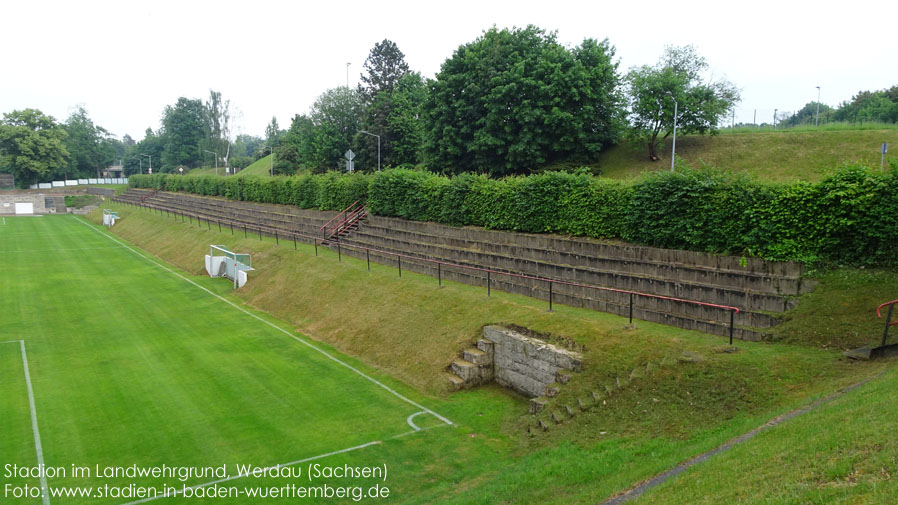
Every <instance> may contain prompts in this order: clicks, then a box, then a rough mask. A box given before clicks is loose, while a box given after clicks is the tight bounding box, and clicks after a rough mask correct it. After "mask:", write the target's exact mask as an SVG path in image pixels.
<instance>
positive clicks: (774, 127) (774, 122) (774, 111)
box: [773, 109, 779, 131]
mask: <svg viewBox="0 0 898 505" xmlns="http://www.w3.org/2000/svg"><path fill="white" fill-rule="evenodd" d="M778 110H779V109H773V130H774V131H776V112H777V111H778Z"/></svg>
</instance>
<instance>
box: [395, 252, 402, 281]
mask: <svg viewBox="0 0 898 505" xmlns="http://www.w3.org/2000/svg"><path fill="white" fill-rule="evenodd" d="M396 259H398V260H399V277H402V256H396Z"/></svg>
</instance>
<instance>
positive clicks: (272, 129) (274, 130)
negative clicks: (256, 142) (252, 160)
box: [265, 116, 284, 148]
mask: <svg viewBox="0 0 898 505" xmlns="http://www.w3.org/2000/svg"><path fill="white" fill-rule="evenodd" d="M283 136H284V131H283V130H281V129H280V127H279V126H278V118H277V117H275V116H271V122H270V123H268V126H266V127H265V139H266V140H267V146H266V147H271V148H275V147H277V145H278V143H279V142H280V141H281V137H283Z"/></svg>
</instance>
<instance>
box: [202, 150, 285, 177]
mask: <svg viewBox="0 0 898 505" xmlns="http://www.w3.org/2000/svg"><path fill="white" fill-rule="evenodd" d="M270 157H271V155H268V156H265V157H264V158H259V159H258V160H256V161H254V162H252V163H251V164H250V165H249V166H248V167H246V168H244V169H243V170H241V171H239V172H237V173H236V174H235V177H250V176H265V177H268V174H269V170H270V165H269V163H270V162H269V161H268V159H269V158H270ZM185 175H215V167H202V168H194V169H193V170H191V171H189V172H187V174H185ZM218 175H220V176H224V175H226V174H225V169H224V167H218Z"/></svg>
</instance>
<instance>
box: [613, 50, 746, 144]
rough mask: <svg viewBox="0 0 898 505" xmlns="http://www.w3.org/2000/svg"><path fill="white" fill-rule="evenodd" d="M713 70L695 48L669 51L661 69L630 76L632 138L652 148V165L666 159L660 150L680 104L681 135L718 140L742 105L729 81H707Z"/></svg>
mask: <svg viewBox="0 0 898 505" xmlns="http://www.w3.org/2000/svg"><path fill="white" fill-rule="evenodd" d="M707 68H708V63H707V62H706V61H705V59H704V58H703V57H701V56H699V54H698V53H697V52H696V51H695V48H694V47H692V46H685V47H673V46H668V47H667V48H665V50H664V55H663V56H662V57H661V60H660V61H659V62H658V63H657V64H656V65H655V66H648V65H643V66H641V67H638V68H634V69H632V70H630V72H629V73H628V74H627V78H626V79H627V84H628V87H629V98H630V124H631V129H630V134H631V136H632V137H633V138H634V139H636V140H637V141H642V142H645V143H646V146H647V147H648V151H649V158H650V159H651V160H653V161H657V160H658V159H660V158H659V156H658V147H659V145H660V144H661V142H662V141H663V140H664V139H666V138H667V137H668V136H669V135H670V134H671V133H672V132H673V124H674V100H676V102H677V107H676V108H677V132H678V133H684V134H685V133H700V134H705V133H710V134H712V135H714V134H716V133H718V125H719V123H720V121H721V119H722V118H723V117H724V116H725V115H726V113H727V111H729V110H731V109H732V107H733V106H734V105H735V104H736V102H738V101H739V90H738V89H737V88H736V87H735V86H734V85H733V84H732V83H730V82H729V81H726V80H722V79H721V80H718V81H711V80H708V81H707V82H705V81H703V80H702V74H703V73H704V72H705V70H707ZM659 137H660V138H659Z"/></svg>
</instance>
